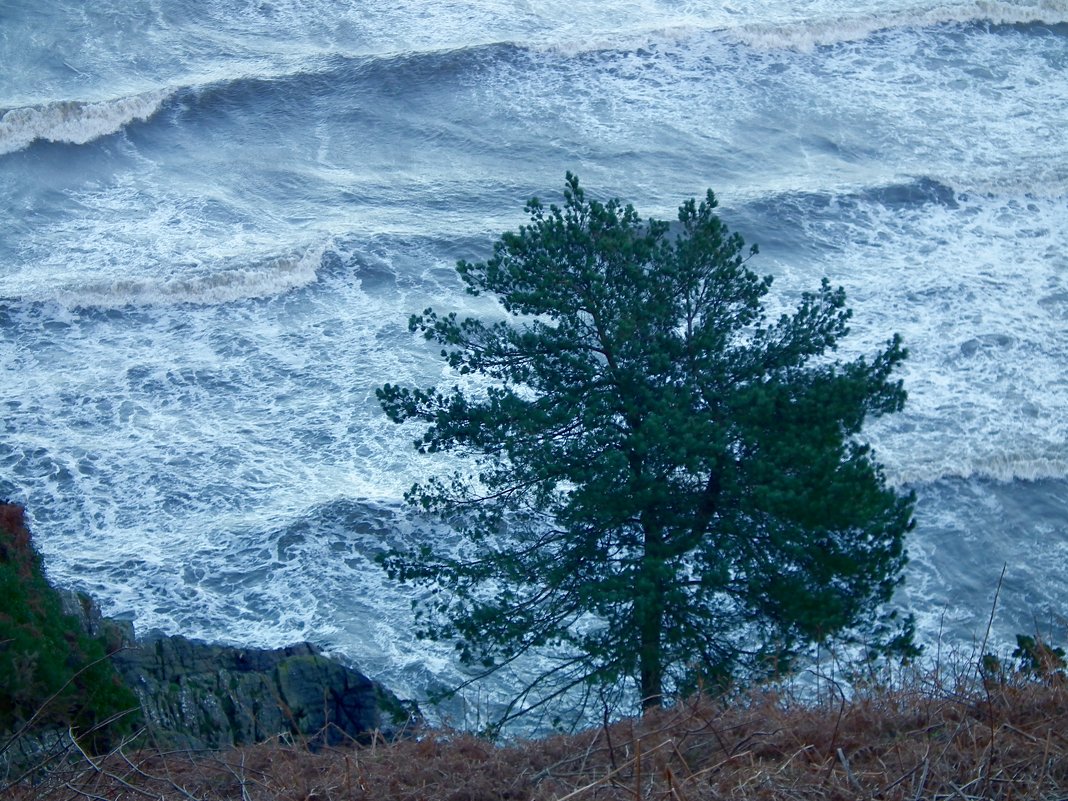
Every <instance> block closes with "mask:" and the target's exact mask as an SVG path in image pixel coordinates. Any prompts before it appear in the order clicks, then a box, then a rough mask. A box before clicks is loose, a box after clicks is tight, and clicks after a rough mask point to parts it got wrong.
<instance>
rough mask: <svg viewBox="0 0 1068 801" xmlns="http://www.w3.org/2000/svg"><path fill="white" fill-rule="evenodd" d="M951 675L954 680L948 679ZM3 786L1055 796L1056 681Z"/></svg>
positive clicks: (115, 762) (274, 751)
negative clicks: (499, 741)
mask: <svg viewBox="0 0 1068 801" xmlns="http://www.w3.org/2000/svg"><path fill="white" fill-rule="evenodd" d="M964 684H967V685H968V687H969V689H967V690H962V689H960V688H961V686H963V685H964ZM77 756H78V758H77V759H76V760H74V761H73V762H72V763H71V764H70V765H68V766H66V767H63V768H62V769H60V768H53V769H52V770H51V771H50V772H48V773H47V774H46V775H44V776H43V777H38V781H37V783H36V784H34V785H31V784H29V783H23V784H21V785H19V786H16V787H8V788H7V789H6V791H5V792H4V793H0V795H4V796H5V797H6V798H9V799H11V801H25V800H26V799H31V798H32V799H46V800H47V799H65V800H67V801H85V800H86V799H93V800H94V801H101V800H106V801H119V799H150V798H151V799H168V800H169V799H185V801H193V800H194V799H195V800H196V801H209V800H214V799H239V800H240V801H356V800H357V799H359V800H361V801H362V800H363V799H369V800H370V799H374V801H393V800H395V801H423V800H424V799H425V800H426V801H491V800H494V801H495V800H498V799H500V800H501V801H503V800H504V799H509V800H510V801H550V800H551V801H594V800H595V799H596V800H597V801H615V800H616V799H619V800H621V801H704V800H706V799H745V800H746V801H762V800H764V799H828V800H830V799H850V800H851V801H852V799H886V800H887V801H894V800H896V799H902V800H905V799H907V800H908V801H915V800H916V799H931V800H933V799H964V800H965V801H968V800H969V799H980V798H981V799H1063V798H1068V688H1066V687H1065V685H1064V682H1062V681H1060V680H1058V679H1056V678H1054V679H1053V680H1049V681H1025V680H1022V679H1019V680H1009V681H1004V682H999V683H995V684H991V683H986V684H984V683H982V682H980V681H971V682H961V681H957V682H954V686H953V687H946V686H944V685H943V684H940V683H937V682H933V681H931V680H930V679H928V680H927V681H922V680H919V679H914V680H913V681H912V682H911V683H910V684H909V686H905V687H898V688H896V689H893V690H888V689H875V690H868V691H863V692H860V693H858V694H857V695H855V696H854V697H853V698H852V700H850V701H845V700H843V699H842V698H841V697H840V696H836V697H834V698H833V699H830V700H828V699H825V700H823V701H821V702H817V703H802V702H799V701H797V700H796V699H793V698H790V697H786V696H783V695H781V694H776V693H773V692H768V691H764V692H761V693H757V694H751V695H747V696H744V697H736V698H733V699H731V701H730V702H729V703H728V702H726V701H724V700H710V699H696V700H692V701H689V702H687V703H684V704H680V705H679V706H677V707H675V708H673V709H669V710H663V711H659V712H656V713H653V714H650V715H647V716H645V717H644V718H640V719H631V720H624V721H621V722H618V723H615V724H613V725H611V726H609V727H606V728H600V729H593V730H589V731H586V732H582V733H579V734H576V735H570V736H563V735H561V736H553V737H548V738H543V739H538V740H531V741H522V742H513V743H510V744H507V745H500V746H498V745H494V744H492V743H490V742H488V741H486V740H482V739H479V738H476V737H473V736H471V735H465V734H459V733H452V732H443V731H426V732H424V733H422V734H421V735H420V736H419V737H418V738H414V739H411V740H406V741H401V742H396V743H391V744H386V743H382V742H375V743H373V744H371V745H365V746H359V747H357V746H356V745H353V746H352V747H348V748H333V749H327V750H321V751H318V752H313V751H311V750H309V749H308V748H306V747H304V746H302V745H301V744H296V743H284V742H274V743H269V744H264V745H259V746H255V747H250V748H242V749H236V750H233V751H228V752H225V753H189V752H183V753H159V752H158V751H139V752H136V753H128V752H127V751H125V750H124V749H118V750H116V751H115V752H113V753H111V754H109V755H107V756H104V757H100V758H95V757H90V756H89V755H82V754H78V755H77Z"/></svg>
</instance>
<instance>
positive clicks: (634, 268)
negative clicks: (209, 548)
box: [378, 173, 913, 719]
mask: <svg viewBox="0 0 1068 801" xmlns="http://www.w3.org/2000/svg"><path fill="white" fill-rule="evenodd" d="M564 199H565V202H564V204H563V206H562V208H561V207H557V206H555V205H552V206H549V207H548V208H545V207H544V206H543V205H542V204H541V203H540V202H539V201H538V200H536V199H535V200H532V201H530V202H529V203H528V204H527V206H526V211H527V213H528V214H529V224H527V225H524V226H521V227H520V228H519V231H518V233H514V232H509V233H505V234H504V235H503V236H502V237H501V239H500V240H499V241H498V242H497V243H496V244H495V246H494V251H493V257H492V258H490V259H489V260H487V261H485V262H479V263H469V262H466V261H461V262H460V263H459V264H458V265H457V269H458V272H459V274H460V276H461V277H462V279H463V281H464V282H465V283H466V285H467V287H468V291H469V292H470V293H472V294H474V295H481V294H484V293H485V294H487V295H489V296H492V297H494V298H496V299H497V300H498V301H499V303H500V305H501V306H502V307H503V311H504V312H506V314H502V315H501V319H497V320H495V321H484V320H480V319H463V320H461V319H458V318H457V316H456V315H455V314H449V315H447V316H439V315H438V314H437V313H436V312H435V311H433V310H432V309H427V310H426V311H424V312H423V314H421V315H417V316H413V317H412V318H411V321H410V327H411V329H412V331H417V332H422V333H423V334H424V335H425V337H426V339H427V340H430V341H432V342H436V343H438V344H439V345H440V346H441V355H442V357H443V358H444V359H445V360H446V361H447V362H448V364H449V365H450V366H451V367H452V368H453V369H454V370H455V371H456V372H457V373H458V374H460V375H461V376H462V375H466V374H478V375H480V376H482V377H484V378H485V379H489V381H488V382H486V381H484V380H483V381H482V382H481V384H479V382H471V385H472V387H477V386H479V385H481V386H482V387H483V388H482V389H481V390H479V389H477V388H468V389H461V388H460V387H458V386H457V387H453V388H452V389H451V390H442V389H434V388H432V389H425V390H421V389H409V388H402V387H398V386H391V385H388V384H387V385H386V386H384V387H383V388H381V389H380V390H379V392H378V395H379V400H380V402H381V404H382V406H383V408H384V410H385V411H386V413H387V414H388V415H389V417H390V418H391V419H392V420H394V421H396V422H403V421H412V420H414V421H420V422H422V423H424V424H425V429H424V431H423V433H422V436H421V437H420V438H419V439H418V440H417V441H416V443H415V444H416V447H417V448H418V449H419V450H420V451H421V452H430V453H433V452H439V451H452V452H455V453H456V454H459V455H461V456H462V457H466V458H467V459H468V460H469V462H464V463H465V464H467V463H470V464H472V469H470V470H467V469H465V470H464V471H462V472H457V473H456V474H453V475H447V476H439V477H435V478H430V479H429V480H427V481H425V482H423V483H420V484H417V485H416V486H414V487H413V488H412V490H411V491H410V493H409V494H408V496H407V498H408V501H409V502H410V503H412V504H413V505H414V506H415V507H416V508H417V509H418V510H419V511H420V513H421V514H423V515H425V516H427V517H429V518H431V519H436V520H441V521H445V522H447V523H448V524H449V525H450V526H451V527H452V528H453V529H454V530H455V531H457V532H458V533H459V535H460V536H461V541H462V543H464V547H462V548H461V549H460V551H459V552H457V551H455V550H453V551H450V552H447V551H446V550H445V549H441V548H435V547H434V546H432V545H426V546H424V547H422V548H421V549H418V550H414V551H406V552H393V553H390V554H389V555H388V556H387V557H386V558H385V559H384V560H383V561H384V564H385V567H386V569H387V571H388V573H389V575H390V576H391V577H393V578H395V579H398V580H401V581H407V582H414V583H415V584H417V585H423V586H426V587H428V588H431V590H432V592H431V593H429V594H428V597H427V599H425V600H423V601H420V602H419V603H418V609H419V611H420V620H421V622H422V627H421V632H420V633H421V635H422V636H426V637H431V638H435V639H445V640H451V641H455V642H456V643H457V648H458V649H459V651H460V655H461V658H462V659H463V660H464V661H465V662H467V663H469V664H472V665H475V666H479V667H480V668H481V669H482V670H483V672H484V673H489V672H492V671H493V670H496V669H498V668H500V667H501V666H503V665H506V664H509V663H510V662H512V661H513V660H516V659H518V658H520V657H522V656H523V655H525V654H528V653H530V652H533V651H540V652H542V653H551V654H553V655H554V659H555V661H554V662H553V663H552V667H551V668H548V669H546V670H545V672H544V673H542V674H541V675H539V676H538V677H537V678H536V679H534V680H533V681H532V682H531V683H530V684H528V685H527V686H525V687H523V688H522V689H521V690H520V691H519V692H518V693H517V697H516V698H515V700H514V701H513V703H512V705H511V706H510V707H509V708H508V710H507V711H506V713H505V715H504V716H503V717H504V718H505V719H508V718H511V717H512V716H515V715H518V714H522V713H523V712H525V711H528V710H530V709H532V708H537V707H539V706H541V705H543V704H548V703H550V702H551V701H552V700H553V699H554V698H557V697H559V696H560V695H561V694H563V693H566V692H568V691H569V690H571V689H573V688H575V687H577V686H584V687H586V688H600V689H602V690H603V689H604V688H608V687H612V688H619V687H624V686H631V687H634V688H636V689H637V691H638V694H639V697H640V699H641V705H642V707H643V708H646V709H647V708H650V707H654V706H658V705H660V704H661V703H663V702H664V701H665V699H666V698H668V697H670V696H671V695H673V694H676V693H678V692H681V691H683V690H685V689H686V688H687V687H692V686H693V684H694V679H695V677H696V676H702V677H704V679H705V680H711V679H722V678H726V677H730V676H734V675H737V674H739V673H744V674H748V675H752V674H753V673H759V672H762V671H777V670H782V669H785V668H787V667H788V662H789V658H790V656H791V655H793V654H796V653H797V652H798V650H799V649H801V648H803V647H805V646H806V645H808V644H811V643H821V642H825V641H827V640H828V639H829V638H832V637H834V636H836V635H840V634H841V633H843V632H847V631H857V630H860V629H867V630H871V629H873V628H874V627H875V626H876V625H882V626H883V627H884V628H885V625H884V624H885V622H886V621H885V619H884V618H885V615H884V614H883V612H882V611H881V610H882V609H883V608H884V605H885V603H886V602H887V601H888V600H889V599H890V597H891V594H892V592H893V590H894V588H895V587H896V586H897V585H898V584H899V583H900V581H901V576H902V569H903V567H904V564H905V559H906V557H905V553H904V536H905V534H906V532H907V531H908V530H909V529H910V528H911V525H912V522H911V516H912V507H913V498H912V496H911V495H903V494H899V493H897V492H895V491H894V490H893V489H892V488H889V487H888V486H887V483H886V480H885V477H884V474H883V472H882V469H881V467H880V466H879V464H878V463H877V462H876V461H875V460H874V459H873V456H872V453H871V451H870V449H869V447H868V446H867V445H865V444H863V443H862V442H861V441H860V440H859V439H858V435H859V433H860V431H861V427H862V425H863V423H864V421H865V419H866V418H867V417H869V416H877V415H882V414H886V413H890V412H895V411H898V410H900V409H901V407H902V404H903V403H904V400H905V391H904V389H903V388H902V386H901V382H900V381H895V380H891V374H892V373H893V371H894V369H895V367H896V366H897V365H898V364H899V363H900V362H901V361H902V359H904V358H905V355H906V352H905V350H904V349H903V348H902V346H901V343H900V340H899V338H898V337H897V336H896V335H895V336H894V337H893V338H892V339H891V340H890V341H889V342H888V343H887V344H886V346H885V348H884V349H883V350H881V351H880V352H878V353H876V354H874V355H873V356H872V357H871V358H869V359H865V358H857V359H854V360H851V361H844V362H843V361H840V360H837V359H835V358H834V357H833V356H832V352H833V351H834V350H835V346H836V343H837V342H838V340H839V339H840V338H842V337H843V336H845V335H846V333H847V331H848V328H847V322H848V320H849V318H850V315H851V312H850V311H849V310H848V309H847V308H846V306H845V294H844V291H843V290H842V289H840V288H839V289H832V288H831V286H830V285H829V284H828V282H827V281H826V280H824V281H823V282H822V284H821V285H820V287H819V289H818V290H817V291H816V292H814V293H811V294H805V295H803V296H802V298H801V300H800V304H799V305H798V307H797V309H796V311H794V312H793V313H792V314H789V315H783V316H782V317H781V318H779V319H778V320H777V321H772V322H769V321H768V320H767V319H766V316H765V312H764V310H763V300H764V297H765V295H766V294H767V293H768V291H769V288H770V286H771V278H768V277H765V278H761V277H759V276H757V275H756V274H755V273H753V272H752V271H751V270H750V269H749V268H748V266H747V262H748V261H749V257H750V256H752V255H755V254H756V252H757V249H756V247H755V246H754V247H753V248H751V249H750V250H749V251H748V252H745V247H744V243H743V241H742V239H741V238H740V237H739V236H738V235H737V234H732V233H730V232H729V231H728V230H727V228H726V226H725V225H724V224H723V222H722V221H721V220H720V219H719V217H718V216H717V215H716V214H715V213H714V209H715V208H716V200H715V197H714V196H713V194H712V192H709V193H708V194H707V196H706V198H705V199H704V200H703V201H702V202H700V203H697V202H695V201H693V200H691V201H687V202H686V203H684V204H683V205H682V207H681V208H680V210H679V222H678V224H677V225H669V224H668V223H666V222H663V221H659V220H652V219H651V220H642V219H641V218H640V217H639V216H638V214H637V213H636V212H635V210H634V209H633V208H632V207H631V206H629V205H628V206H624V205H622V204H621V203H620V201H618V200H612V201H609V202H607V203H601V202H598V201H596V200H592V199H587V197H586V194H585V192H584V191H583V190H582V188H581V187H580V186H579V182H578V179H577V178H576V177H574V176H573V175H571V174H570V173H569V174H568V176H567V185H566V189H565V193H564ZM487 383H488V385H489V386H488V388H487V387H486V384H487ZM906 629H907V627H906Z"/></svg>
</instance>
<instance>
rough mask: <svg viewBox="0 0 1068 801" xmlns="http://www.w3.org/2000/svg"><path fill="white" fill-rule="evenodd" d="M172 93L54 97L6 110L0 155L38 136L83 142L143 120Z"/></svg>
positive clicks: (1, 120) (1, 121)
mask: <svg viewBox="0 0 1068 801" xmlns="http://www.w3.org/2000/svg"><path fill="white" fill-rule="evenodd" d="M172 94H173V91H171V90H163V89H157V90H153V91H151V92H144V93H142V94H137V95H131V96H129V97H120V98H117V99H113V100H101V101H84V100H58V101H55V102H53V103H46V104H44V105H41V106H27V107H23V108H14V109H9V110H8V111H7V112H5V113H4V115H3V116H2V117H0V155H3V154H4V153H13V152H15V151H17V150H23V149H24V148H27V147H29V146H30V145H31V144H33V143H34V142H36V141H37V140H39V139H43V140H45V141H48V142H68V143H70V144H74V145H84V144H85V143H87V142H91V141H93V140H94V139H99V138H101V137H104V136H108V135H110V134H113V133H115V132H116V131H119V130H121V129H122V128H124V127H125V126H126V125H129V124H130V123H131V122H135V121H144V120H147V119H148V118H149V117H151V116H152V115H154V114H155V113H156V112H157V111H159V109H160V107H161V106H162V105H163V103H164V102H165V101H166V100H167V99H168V98H169V97H171V96H172Z"/></svg>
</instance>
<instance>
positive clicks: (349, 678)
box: [0, 504, 418, 748]
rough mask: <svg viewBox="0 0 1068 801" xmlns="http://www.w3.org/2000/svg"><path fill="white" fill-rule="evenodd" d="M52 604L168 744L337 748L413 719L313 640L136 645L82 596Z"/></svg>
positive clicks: (15, 519) (16, 528)
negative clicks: (281, 741)
mask: <svg viewBox="0 0 1068 801" xmlns="http://www.w3.org/2000/svg"><path fill="white" fill-rule="evenodd" d="M13 509H15V510H17V513H16V512H14V511H12V510H13ZM0 513H3V514H0V519H3V520H6V521H8V524H7V525H5V526H0V546H4V547H6V548H7V549H8V550H9V551H11V550H12V549H14V548H16V547H18V548H22V549H27V548H30V547H31V546H30V544H29V537H28V532H26V530H25V527H24V526H23V525H22V510H21V509H19V508H18V507H11V506H10V505H3V504H0ZM5 515H6V516H5ZM59 599H60V601H61V604H62V611H63V613H64V614H65V616H66V617H65V619H66V620H67V622H68V625H69V626H70V627H71V628H72V629H74V630H77V631H80V632H84V633H85V634H86V635H88V637H89V638H91V639H92V640H93V641H95V642H99V643H103V645H104V647H105V648H106V650H107V652H108V653H109V654H110V655H111V657H110V661H111V664H112V665H113V666H114V668H115V670H116V671H117V673H118V675H119V676H120V677H121V679H122V681H123V683H124V684H125V685H126V687H128V688H129V689H130V690H132V691H133V693H134V694H135V695H136V697H137V700H138V702H139V703H140V706H141V712H142V717H143V720H144V723H145V725H146V727H147V728H148V730H149V732H150V733H151V735H152V736H154V737H155V738H156V739H157V740H159V741H162V742H165V743H166V744H168V745H171V746H177V747H190V748H221V747H226V746H231V745H244V744H250V743H254V742H259V741H262V740H265V739H269V738H271V737H275V736H278V735H282V736H285V737H292V738H297V739H301V740H306V741H308V742H310V743H311V744H313V745H314V744H321V743H330V744H335V743H340V742H344V741H362V740H367V739H369V738H371V737H373V736H379V735H380V736H385V737H389V738H391V737H395V736H397V735H398V734H400V733H402V732H403V731H406V730H408V729H409V728H410V727H412V726H413V725H414V724H415V723H416V722H417V721H418V711H417V710H416V708H415V706H414V705H413V704H411V703H408V702H404V701H401V700H400V699H399V698H397V697H396V696H395V695H394V694H393V693H391V692H390V691H389V690H387V689H386V688H385V687H383V686H382V685H381V684H379V683H378V682H375V681H372V680H371V679H369V678H368V677H366V676H364V675H363V674H362V673H360V672H359V671H357V670H354V669H352V668H350V667H347V666H345V665H343V664H340V663H339V662H337V661H334V660H332V659H330V658H328V657H326V656H324V655H323V654H322V653H321V652H320V651H319V650H318V649H317V648H316V647H315V646H314V645H312V644H310V643H299V644H296V645H292V646H290V647H287V648H280V649H275V650H262V649H255V648H233V647H225V646H219V645H211V644H208V643H201V642H196V641H193V640H189V639H187V638H185V637H180V636H169V637H167V636H151V637H147V638H145V639H141V640H139V639H137V638H136V637H135V636H134V631H133V627H132V625H131V624H130V623H128V622H124V621H117V620H110V619H108V618H104V617H102V616H101V614H100V610H99V609H98V607H97V606H96V604H95V603H94V602H93V601H92V599H90V598H89V597H88V596H86V595H83V594H78V593H73V592H69V591H64V592H60V593H59ZM9 645H10V644H9V643H8V644H3V643H0V648H4V647H8V646H9ZM3 739H4V738H3V737H2V736H0V742H2V741H3Z"/></svg>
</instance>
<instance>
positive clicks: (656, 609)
mask: <svg viewBox="0 0 1068 801" xmlns="http://www.w3.org/2000/svg"><path fill="white" fill-rule="evenodd" d="M663 548H664V543H663V535H662V534H661V533H660V532H659V531H653V532H650V531H648V530H647V531H646V534H645V554H644V555H643V557H642V563H641V568H640V574H639V582H638V591H637V593H636V595H635V599H634V611H635V618H636V622H637V624H638V669H639V671H640V674H641V675H640V683H641V693H642V711H643V712H646V711H648V710H650V709H657V708H659V707H661V706H663V703H664V695H663V692H664V687H663V683H664V656H663V652H662V649H661V638H662V636H663V627H664V577H663V563H662V561H661V558H662V551H663Z"/></svg>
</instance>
